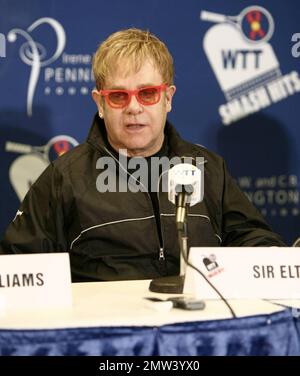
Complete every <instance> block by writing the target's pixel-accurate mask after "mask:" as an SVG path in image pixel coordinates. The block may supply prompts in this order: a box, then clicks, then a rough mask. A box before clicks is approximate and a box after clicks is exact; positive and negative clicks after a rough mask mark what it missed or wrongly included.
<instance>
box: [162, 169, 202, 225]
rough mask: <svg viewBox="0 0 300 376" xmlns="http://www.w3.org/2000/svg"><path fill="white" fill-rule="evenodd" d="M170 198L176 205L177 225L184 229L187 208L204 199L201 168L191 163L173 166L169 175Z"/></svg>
mask: <svg viewBox="0 0 300 376" xmlns="http://www.w3.org/2000/svg"><path fill="white" fill-rule="evenodd" d="M201 188H202V189H201ZM168 198H169V201H171V202H172V203H173V204H175V205H176V226H177V229H178V230H182V229H183V223H184V222H185V220H186V212H187V208H188V207H189V206H193V205H196V204H197V203H198V202H200V201H202V200H203V184H201V170H200V169H199V168H197V167H196V166H194V165H193V164H191V163H179V164H177V165H175V166H174V167H172V168H171V169H170V170H169V175H168Z"/></svg>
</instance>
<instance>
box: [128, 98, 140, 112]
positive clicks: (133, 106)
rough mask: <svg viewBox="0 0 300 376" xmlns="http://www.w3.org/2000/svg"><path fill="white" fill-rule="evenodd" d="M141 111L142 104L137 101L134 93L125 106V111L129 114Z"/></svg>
mask: <svg viewBox="0 0 300 376" xmlns="http://www.w3.org/2000/svg"><path fill="white" fill-rule="evenodd" d="M142 111H143V105H142V104H141V103H139V101H138V100H137V98H136V96H135V95H132V96H131V99H130V102H129V104H128V105H127V107H126V112H127V113H131V114H138V113H140V112H142Z"/></svg>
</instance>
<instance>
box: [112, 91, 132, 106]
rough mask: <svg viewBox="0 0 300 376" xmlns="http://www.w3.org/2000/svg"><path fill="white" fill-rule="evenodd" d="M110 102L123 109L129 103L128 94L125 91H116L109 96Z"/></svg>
mask: <svg viewBox="0 0 300 376" xmlns="http://www.w3.org/2000/svg"><path fill="white" fill-rule="evenodd" d="M108 99H109V102H110V103H111V104H112V105H114V106H117V107H123V106H125V105H126V104H127V102H128V93H126V92H123V91H115V92H113V93H110V94H109V95H108Z"/></svg>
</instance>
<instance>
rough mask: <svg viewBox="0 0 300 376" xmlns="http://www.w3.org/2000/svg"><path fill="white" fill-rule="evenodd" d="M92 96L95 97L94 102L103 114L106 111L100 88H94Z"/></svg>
mask: <svg viewBox="0 0 300 376" xmlns="http://www.w3.org/2000/svg"><path fill="white" fill-rule="evenodd" d="M92 97H93V100H94V102H95V103H96V106H97V108H98V112H100V113H101V114H103V112H104V107H103V101H102V97H101V95H100V94H99V92H98V90H96V89H94V90H93V91H92Z"/></svg>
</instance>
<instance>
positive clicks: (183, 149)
mask: <svg viewBox="0 0 300 376" xmlns="http://www.w3.org/2000/svg"><path fill="white" fill-rule="evenodd" d="M104 129H105V127H104V123H103V121H102V120H101V119H100V118H99V117H98V116H97V115H96V116H95V119H94V122H93V125H92V128H91V130H90V132H89V136H88V138H87V141H86V142H85V143H83V144H81V145H79V146H78V147H76V148H74V149H72V150H71V151H69V152H68V153H66V154H65V155H63V156H61V157H60V158H58V159H57V160H56V161H54V162H53V163H51V164H50V165H49V166H48V167H47V169H46V170H45V171H44V172H43V173H42V174H41V176H40V177H39V178H38V179H37V181H36V182H35V183H34V184H33V185H32V187H31V188H30V190H29V192H28V194H27V195H26V197H25V199H24V201H23V202H22V204H21V207H20V208H19V210H20V212H22V214H21V215H17V216H16V218H15V220H14V221H13V222H12V223H11V224H10V226H9V227H8V229H7V231H6V234H5V237H4V239H3V241H2V243H1V247H0V253H16V254H17V253H34V252H37V253H40V252H64V251H67V252H69V253H70V261H71V271H72V280H73V282H78V281H101V280H103V281H109V280H126V279H151V278H156V277H159V276H165V275H176V274H178V273H179V259H180V257H179V247H178V240H177V233H176V225H175V206H174V205H173V204H172V203H171V202H170V201H169V200H168V194H167V193H163V192H160V193H159V200H158V205H159V206H158V208H159V218H160V221H157V218H156V216H155V213H154V209H153V208H154V207H155V206H153V203H152V200H151V196H150V195H149V193H148V192H137V193H133V192H130V191H129V192H105V193H100V192H99V191H98V190H97V188H96V179H97V177H98V176H99V174H100V173H101V171H99V169H97V168H96V163H97V160H98V159H99V158H100V157H102V156H111V153H110V151H109V148H107V146H106V140H105V139H106V138H105V135H104V134H103V132H104ZM165 135H166V138H167V142H168V154H169V155H168V156H169V158H172V157H174V156H179V157H182V156H185V157H194V158H195V157H204V160H205V167H204V199H203V201H202V202H201V203H198V204H196V205H194V206H192V207H191V208H190V211H189V214H188V235H189V247H216V246H234V247H235V246H237V247H242V246H249V247H251V246H284V243H283V242H282V241H281V239H280V238H279V237H278V236H277V235H276V234H274V233H273V232H272V231H271V229H270V228H269V226H268V225H267V224H266V223H265V221H264V220H263V218H262V217H261V215H260V214H259V212H258V211H257V210H256V209H255V208H254V207H253V206H252V204H251V203H250V202H249V200H248V199H247V197H246V196H245V195H244V193H242V192H241V191H240V189H239V188H238V186H237V185H236V183H235V182H234V180H233V179H232V178H231V177H230V175H229V174H228V172H227V169H226V166H225V164H224V161H223V159H222V158H221V157H219V156H218V155H216V154H215V153H212V152H210V151H208V150H206V149H205V148H203V147H200V146H197V145H194V144H191V143H188V142H186V141H184V140H183V139H181V138H180V136H179V135H178V133H177V132H176V130H175V129H174V127H173V126H172V125H170V124H169V123H168V122H167V123H166V126H165ZM241 252H242V250H241Z"/></svg>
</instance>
